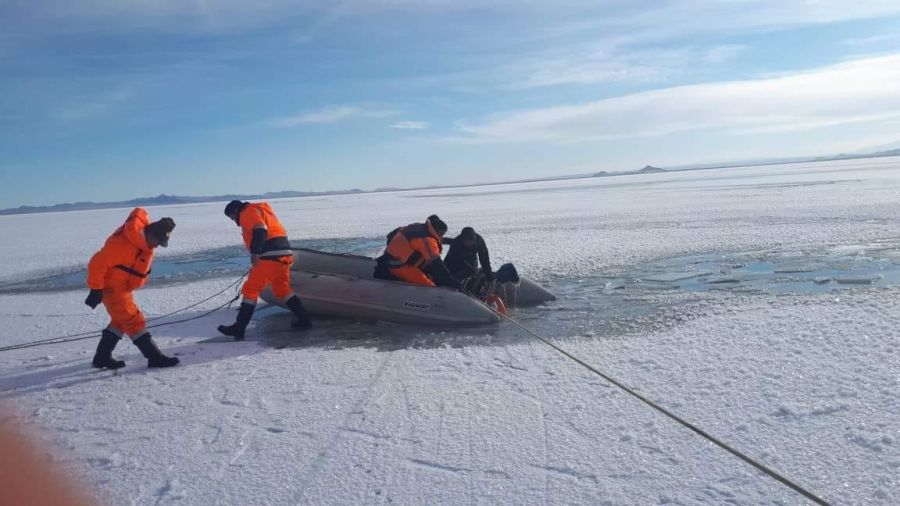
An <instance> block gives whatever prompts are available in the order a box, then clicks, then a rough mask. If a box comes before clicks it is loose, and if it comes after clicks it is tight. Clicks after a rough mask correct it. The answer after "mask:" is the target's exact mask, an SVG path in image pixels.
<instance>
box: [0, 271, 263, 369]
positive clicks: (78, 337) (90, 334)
mask: <svg viewBox="0 0 900 506" xmlns="http://www.w3.org/2000/svg"><path fill="white" fill-rule="evenodd" d="M248 273H249V271H248V272H245V273H244V274H243V275H241V277H239V278H238V279H237V280H236V281H234V282H233V283H231V284H229V285H228V286H226V287H225V288H223V289H221V290H219V291H218V292H216V293H214V294H212V295H210V296H209V297H207V298H205V299H203V300H200V301H197V302H195V303H193V304H191V305H189V306H185V307H182V308H180V309H176V310H175V311H172V312H171V313H166V314H164V315H160V316H155V317H153V318H148V319H147V321H148V322H154V321H158V320H162V319H165V318H169V317H171V316H175V315H176V314H178V313H183V312H184V311H187V310H189V309H193V308H195V307H197V306H199V305H201V304H203V303H205V302H208V301H210V300H212V299H214V298H216V297H218V296H220V295H222V294H223V293H225V292H227V291H228V290H230V289H232V288H233V287H235V286H236V285H238V284H240V283H241V282H242V281H243V280H244V278H245V277H247V274H248ZM239 298H240V293H238V294H237V295H235V296H234V297H232V299H231V300H229V301H228V302H226V303H224V304H221V305H219V306H217V307H215V308H213V309H211V310H209V311H207V312H205V313H203V314H200V315H197V316H192V317H190V318H184V319H181V320H173V321H170V322H162V323H156V324H153V325H148V326H147V328H148V329H153V328H158V327H164V326H166V325H174V324H176V323H185V322H189V321H193V320H199V319H200V318H204V317H206V316H209V315H211V314H212V313H214V312H216V311H218V310H220V309H223V308H226V309H227V308H230V307H231V305H232V304H234V302H235V301H236V300H238V299H239ZM101 332H102V329H101V330H90V331H87V332H80V333H78V334H67V335H63V336H56V337H49V338H47V339H40V340H38V341H32V342H28V343H20V344H13V345H10V346H4V347H0V353H2V352H5V351H12V350H22V349H25V348H35V347H38V346H49V345H53V344H63V343H73V342H75V341H83V340H85V339H93V338H95V337H97V335H99V334H100V333H101Z"/></svg>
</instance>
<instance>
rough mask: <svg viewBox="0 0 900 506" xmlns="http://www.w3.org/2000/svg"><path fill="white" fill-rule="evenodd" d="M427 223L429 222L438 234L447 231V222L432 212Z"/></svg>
mask: <svg viewBox="0 0 900 506" xmlns="http://www.w3.org/2000/svg"><path fill="white" fill-rule="evenodd" d="M428 223H431V226H432V227H433V228H434V231H435V232H437V233H438V235H444V234H446V233H447V224H446V223H444V222H443V221H442V220H441V219H440V218H438V215H436V214H432V215H431V216H429V217H428Z"/></svg>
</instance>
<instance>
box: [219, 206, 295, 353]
mask: <svg viewBox="0 0 900 506" xmlns="http://www.w3.org/2000/svg"><path fill="white" fill-rule="evenodd" d="M225 216H227V217H229V218H230V219H232V220H234V222H235V223H237V225H238V226H239V227H241V232H242V235H243V238H244V246H246V247H247V250H248V251H249V252H250V263H251V264H252V265H253V267H252V268H251V269H250V274H249V275H248V276H247V281H246V282H245V283H244V286H243V288H242V289H241V294H242V295H243V299H242V300H241V307H240V309H239V310H238V315H237V319H236V320H235V322H234V324H232V325H227V326H226V325H219V332H221V333H222V334H225V335H226V336H231V337H234V338H235V339H236V340H238V341H241V340H243V339H244V333H245V331H246V330H247V325H248V324H249V323H250V319H251V318H252V317H253V311H254V310H255V309H256V302H257V300H258V299H259V294H260V293H261V292H262V291H263V290H264V289H265V288H266V287H267V286H271V287H272V293H273V294H274V295H275V297H277V298H278V299H279V300H282V301H284V305H285V306H286V307H287V308H288V309H290V310H291V312H292V313H294V316H295V317H296V318H295V320H294V321H293V322H292V326H293V327H294V328H297V329H300V330H307V329H309V328H311V327H312V322H311V321H310V319H309V316H308V315H307V314H306V309H304V307H303V303H302V302H301V301H300V297H298V296H297V294H295V293H294V290H293V289H292V288H291V265H292V264H293V263H294V251H293V250H292V249H291V243H290V242H289V241H288V238H287V231H286V230H285V229H284V226H282V224H281V222H280V221H279V220H278V217H277V216H276V215H275V212H274V211H273V210H272V206H270V205H269V204H268V203H267V202H260V203H250V202H241V201H240V200H232V201H231V202H229V203H228V205H227V206H225Z"/></svg>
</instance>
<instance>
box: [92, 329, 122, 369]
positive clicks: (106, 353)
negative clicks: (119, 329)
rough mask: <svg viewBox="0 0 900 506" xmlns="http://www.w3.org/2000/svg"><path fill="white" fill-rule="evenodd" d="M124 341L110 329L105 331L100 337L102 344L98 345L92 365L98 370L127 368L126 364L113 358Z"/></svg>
mask: <svg viewBox="0 0 900 506" xmlns="http://www.w3.org/2000/svg"><path fill="white" fill-rule="evenodd" d="M119 339H122V338H121V337H119V336H118V335H116V334H115V333H114V332H113V331H111V330H109V329H103V334H101V335H100V342H99V343H97V352H96V353H94V360H93V362H91V363H92V365H93V366H94V367H95V368H97V369H113V370H115V369H121V368H123V367H125V362H123V361H121V360H116V359H114V358H113V357H112V352H113V350H114V349H116V345H117V344H119Z"/></svg>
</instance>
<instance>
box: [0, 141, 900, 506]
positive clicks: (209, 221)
mask: <svg viewBox="0 0 900 506" xmlns="http://www.w3.org/2000/svg"><path fill="white" fill-rule="evenodd" d="M274 205H275V209H276V211H277V212H278V213H279V215H280V216H281V218H282V219H283V221H284V222H285V223H286V224H287V226H288V229H289V231H290V233H291V235H292V238H294V239H295V240H297V241H319V242H318V243H317V244H325V245H328V244H330V245H333V249H336V250H337V249H342V248H344V249H346V248H352V249H353V250H354V251H356V252H360V253H369V254H371V253H375V251H376V250H377V245H378V244H379V242H380V241H381V237H382V236H383V235H384V233H386V232H387V231H389V230H390V229H391V228H392V227H394V226H396V225H399V224H405V223H408V222H411V221H418V220H421V219H423V218H424V217H425V216H427V215H428V214H431V213H433V212H436V213H438V214H439V215H441V217H442V218H443V219H444V220H445V221H447V222H448V223H449V224H450V226H451V231H456V230H458V229H459V228H461V227H463V226H465V225H472V226H474V227H475V228H476V229H477V230H478V231H479V232H480V233H481V234H482V235H484V236H485V238H486V239H487V241H488V243H489V245H490V246H491V249H492V253H493V256H494V257H496V258H497V259H498V260H512V261H514V262H515V263H516V264H517V266H518V267H519V269H520V271H522V272H523V273H525V274H526V275H528V276H530V277H533V278H536V279H538V280H542V281H543V282H545V283H548V284H549V285H550V286H551V288H552V289H553V290H554V291H555V292H556V293H557V295H558V296H559V297H560V300H558V301H557V302H555V303H553V304H550V305H547V306H544V307H539V308H533V309H521V310H518V311H517V312H516V313H515V315H516V316H517V317H518V318H519V319H520V320H521V321H523V322H524V323H525V324H527V325H528V326H530V327H532V328H534V329H536V330H538V331H539V332H541V333H542V334H544V335H547V336H549V337H550V338H552V339H553V340H554V341H555V342H556V343H558V344H560V345H562V346H564V347H565V348H567V349H568V350H570V351H571V352H572V353H573V354H575V355H576V356H578V357H580V358H581V359H583V360H585V361H586V362H588V363H590V364H593V365H595V366H597V367H598V368H600V369H602V370H604V371H606V372H608V373H610V374H611V375H613V376H614V377H616V378H617V379H619V380H622V381H623V382H624V383H626V384H628V385H630V386H632V387H635V388H636V389H638V390H639V391H640V392H642V393H644V394H645V395H647V396H649V397H650V398H652V399H653V400H655V401H656V402H659V403H660V404H662V405H663V406H665V407H667V408H668V409H671V410H673V411H674V412H675V413H677V414H679V415H681V416H683V417H684V418H686V419H688V420H690V421H691V422H694V423H696V424H697V425H699V426H701V427H703V428H705V429H706V430H708V431H709V432H711V433H712V434H714V435H716V436H718V437H720V438H721V439H723V440H725V441H727V442H729V443H730V444H732V445H733V446H735V447H736V448H738V449H739V450H741V451H743V452H745V453H747V454H749V455H751V456H753V457H755V458H758V459H759V460H761V461H762V462H763V463H765V464H766V465H769V466H771V467H773V468H775V469H778V470H779V471H781V472H783V473H784V474H786V475H787V476H788V477H790V478H791V479H793V480H795V481H797V482H798V483H800V484H802V485H804V486H806V487H808V488H809V489H810V490H812V491H813V492H815V493H817V494H819V495H821V496H822V497H824V498H825V499H827V500H829V501H830V502H832V503H834V504H885V505H887V504H897V503H898V502H900V360H898V353H900V342H898V340H897V337H896V336H897V329H898V328H900V302H898V300H900V283H897V281H898V279H900V276H897V275H896V273H897V271H898V270H900V266H897V264H898V259H900V160H898V159H891V158H884V159H873V160H854V161H843V162H828V163H814V164H793V165H780V166H770V167H755V168H732V169H718V170H709V171H696V172H682V173H660V174H647V175H634V176H622V177H610V178H594V179H582V180H572V181H557V182H543V183H529V184H517V185H499V186H484V187H474V188H465V189H440V190H422V191H414V192H397V193H380V194H367V195H353V196H329V197H315V198H304V199H289V200H281V201H276V202H274ZM221 207H222V206H221V204H203V205H189V206H169V207H154V208H150V209H149V211H150V213H151V216H153V217H160V216H172V217H173V218H174V219H175V220H176V222H177V223H178V227H177V228H176V230H175V233H174V235H173V240H172V242H171V247H170V248H169V249H168V250H165V251H163V252H162V254H161V255H160V260H161V261H171V262H173V264H174V263H177V262H180V261H182V260H183V259H185V258H189V257H190V256H191V255H195V256H196V255H200V256H203V255H206V254H207V253H208V252H218V251H223V250H227V251H231V250H230V248H237V247H238V245H239V242H240V239H239V236H238V231H237V229H236V228H235V227H234V225H233V223H230V222H229V221H228V220H227V219H225V217H224V216H223V215H222V211H221ZM410 209H414V211H410ZM126 213H127V210H101V211H83V212H75V213H61V214H49V215H48V214H44V215H30V216H11V217H0V234H3V235H4V237H13V236H14V237H17V238H19V240H20V241H22V242H23V243H25V244H41V245H42V247H41V248H40V249H36V250H35V249H28V250H22V249H21V248H18V247H14V246H13V245H12V244H11V243H10V242H9V241H4V242H3V244H2V246H0V292H2V293H3V294H2V295H0V308H2V309H0V321H2V332H0V346H5V345H9V344H16V343H25V342H30V341H34V340H37V339H43V338H46V337H50V336H53V335H60V334H68V333H75V332H81V331H85V330H90V329H94V328H99V327H102V326H103V325H104V324H105V321H106V317H105V314H103V312H102V311H99V310H98V311H96V312H92V311H90V310H88V309H87V308H86V307H85V306H84V305H83V304H82V300H83V299H84V295H85V293H84V292H85V290H82V289H80V290H77V291H72V290H68V291H59V290H52V289H42V290H39V291H28V290H25V291H24V292H22V291H20V292H17V293H12V292H10V291H7V292H4V291H3V290H2V289H3V288H4V287H8V286H13V285H16V286H19V285H20V284H22V283H23V282H26V283H25V284H24V286H28V283H27V281H28V280H32V279H35V278H42V279H43V278H45V277H47V276H51V275H57V274H66V273H78V272H79V271H80V269H82V268H83V266H84V264H85V263H86V261H87V259H88V258H89V256H90V255H91V253H92V252H93V251H94V250H95V249H96V248H97V247H98V246H99V245H100V244H101V243H102V241H103V240H104V239H105V237H106V235H107V234H108V233H109V232H110V231H111V230H112V229H114V228H115V227H116V226H117V225H118V224H119V222H120V221H121V220H122V219H123V217H124V215H125V214H126ZM46 237H52V238H53V241H52V242H48V241H47V240H46ZM212 257H213V258H218V257H217V256H216V255H212ZM204 258H205V257H204ZM776 272H777V274H776ZM72 275H77V274H72ZM636 280H638V281H640V282H638V281H636ZM841 280H843V283H842V282H841ZM864 280H866V283H863V282H862V281H864ZM175 281H177V279H176V280H175ZM233 281H234V277H233V272H232V271H227V272H224V273H222V272H210V273H209V275H207V276H193V275H191V276H189V277H186V278H184V279H183V280H182V281H181V282H172V280H169V281H167V283H166V284H163V285H162V286H159V285H158V286H156V287H153V282H151V284H150V287H148V288H146V289H144V290H141V291H140V292H138V295H137V298H138V301H139V303H140V304H141V305H142V307H143V308H144V309H145V311H146V312H147V313H148V316H153V315H161V314H165V313H167V312H169V311H173V310H175V309H177V308H180V307H182V306H185V305H188V304H190V303H193V302H194V301H197V300H199V299H203V298H205V297H206V296H208V295H210V294H212V293H215V292H217V291H219V290H221V289H222V288H224V287H226V286H227V285H228V284H229V283H231V282H233ZM647 281H649V282H647ZM852 281H855V282H857V283H859V284H852V283H851V284H846V283H848V282H852ZM231 293H232V292H231V291H229V293H228V294H226V295H223V296H222V297H220V298H217V299H215V300H212V301H210V302H209V303H207V304H204V305H202V306H200V307H197V308H194V309H192V310H191V311H189V312H187V313H185V314H183V315H179V316H187V317H190V316H195V315H199V314H202V313H203V312H204V311H205V310H208V309H210V308H214V307H215V306H217V305H219V304H221V303H223V302H225V301H227V300H228V298H229V296H230V295H231ZM233 317H234V315H233V313H224V312H218V313H214V314H212V315H210V316H207V317H204V318H201V319H199V320H196V321H192V322H189V323H185V324H180V325H173V326H166V327H161V328H159V329H155V334H154V335H155V337H156V339H157V341H158V343H159V344H160V347H162V348H164V349H165V350H166V351H168V352H172V353H175V354H177V355H178V356H179V357H180V358H181V359H182V365H181V366H179V367H177V368H175V369H172V370H164V371H150V370H147V369H146V368H145V367H144V363H143V360H142V359H141V357H140V356H139V354H138V353H137V350H136V349H134V348H133V347H132V346H131V345H130V344H120V345H119V348H118V350H117V355H118V356H119V357H120V358H122V359H124V360H125V361H126V362H127V363H128V367H127V368H125V369H124V370H123V371H121V372H119V373H111V372H97V371H95V370H93V369H91V368H90V365H89V361H90V357H91V355H92V354H93V348H94V345H95V344H96V343H95V341H94V340H86V341H80V342H74V343H69V344H64V345H56V346H49V347H39V348H30V349H24V350H16V351H8V352H3V353H0V388H2V392H0V402H3V403H4V405H5V406H6V407H8V408H11V410H12V411H14V412H15V413H16V416H17V417H19V418H20V420H21V422H22V423H23V424H24V425H26V426H28V427H29V428H30V429H32V430H33V431H34V432H35V434H36V437H37V438H39V439H40V440H42V441H43V442H44V443H45V444H47V445H48V446H47V448H48V450H47V451H48V453H49V454H50V455H51V456H52V458H53V459H54V460H57V461H58V462H60V463H63V464H65V465H67V466H69V467H70V468H71V469H73V471H74V472H75V473H77V475H78V476H79V482H80V483H81V484H83V486H84V487H85V488H86V489H87V490H89V491H90V492H92V493H94V494H95V495H96V496H97V497H98V498H100V499H101V500H102V501H104V502H107V503H109V504H172V503H182V504H198V505H205V504H510V505H513V504H515V505H518V504H723V503H728V504H748V505H749V504H804V500H803V499H802V498H801V497H800V496H798V495H797V494H795V493H794V492H792V491H791V490H789V489H787V488H786V487H784V486H783V485H781V484H779V483H778V482H775V481H774V480H772V479H770V478H768V477H766V476H763V475H761V474H760V473H758V472H756V471H755V470H754V469H753V468H751V467H749V466H748V465H746V464H744V463H743V462H741V461H739V460H737V459H735V458H734V457H732V456H731V455H729V454H727V453H726V452H724V451H722V450H721V449H719V448H717V447H715V446H713V445H711V444H709V443H707V442H706V441H704V440H702V439H700V438H699V437H697V436H696V435H695V434H693V433H691V432H689V431H687V430H685V429H684V428H682V427H680V426H678V425H676V424H674V423H673V422H671V421H670V420H668V419H667V418H664V417H662V416H661V415H659V414H658V413H656V412H654V411H652V410H651V409H649V408H648V407H647V406H645V405H643V404H641V403H640V402H638V401H637V400H636V399H634V398H632V397H630V396H628V395H626V394H624V393H623V392H622V391H620V390H618V389H616V388H615V387H613V386H612V385H610V384H608V383H606V382H605V381H604V380H602V379H600V378H598V377H597V376H594V375H592V374H591V373H590V372H588V371H587V370H585V369H583V368H581V367H580V366H578V365H577V364H575V363H573V362H572V361H571V360H569V359H567V358H565V357H563V356H561V355H560V354H558V353H557V352H555V351H554V350H552V349H551V348H549V347H548V346H546V345H544V344H542V343H540V342H537V341H535V340H533V339H532V338H530V337H529V336H527V335H526V334H525V333H523V332H522V331H520V330H517V329H516V328H515V327H514V326H510V325H508V324H504V325H501V326H499V327H488V328H479V329H469V330H466V331H453V332H449V331H447V332H444V331H429V330H426V329H412V328H406V327H398V326H392V325H385V324H371V323H364V322H341V321H324V322H318V323H319V326H318V328H317V329H315V330H313V331H312V332H311V333H310V334H309V335H307V336H303V337H300V336H297V335H296V334H294V333H292V332H291V331H290V330H289V325H288V321H289V319H288V317H287V316H286V314H285V313H283V312H281V311H280V310H277V309H266V310H263V311H261V312H260V314H259V315H258V316H257V317H256V319H255V321H254V324H253V326H252V327H251V329H250V331H249V339H251V340H248V341H247V342H243V343H229V342H222V341H221V340H220V339H218V338H217V337H216V332H215V326H216V325H217V324H219V323H222V322H228V321H231V319H233Z"/></svg>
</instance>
